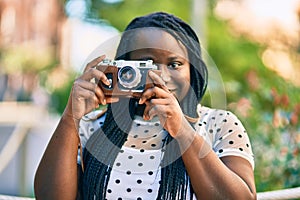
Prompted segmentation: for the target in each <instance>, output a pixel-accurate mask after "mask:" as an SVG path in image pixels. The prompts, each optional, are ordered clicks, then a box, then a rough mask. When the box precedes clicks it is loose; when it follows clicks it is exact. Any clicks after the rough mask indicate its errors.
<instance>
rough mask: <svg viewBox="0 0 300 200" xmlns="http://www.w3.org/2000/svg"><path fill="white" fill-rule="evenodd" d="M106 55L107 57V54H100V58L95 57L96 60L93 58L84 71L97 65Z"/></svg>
mask: <svg viewBox="0 0 300 200" xmlns="http://www.w3.org/2000/svg"><path fill="white" fill-rule="evenodd" d="M105 57H106V56H105V55H101V56H99V57H98V58H95V59H94V60H92V61H91V62H89V63H88V64H87V65H86V67H85V69H84V72H86V71H87V70H89V69H91V68H93V67H95V66H97V65H98V63H100V62H101V61H102V60H104V59H105Z"/></svg>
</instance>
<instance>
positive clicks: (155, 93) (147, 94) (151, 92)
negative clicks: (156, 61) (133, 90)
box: [139, 87, 171, 104]
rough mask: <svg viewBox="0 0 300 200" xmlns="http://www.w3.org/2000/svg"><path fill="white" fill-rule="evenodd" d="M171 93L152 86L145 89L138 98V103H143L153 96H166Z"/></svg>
mask: <svg viewBox="0 0 300 200" xmlns="http://www.w3.org/2000/svg"><path fill="white" fill-rule="evenodd" d="M170 94H171V93H169V92H166V91H165V90H164V89H162V88H159V87H153V88H149V89H147V90H145V91H144V92H143V94H142V95H141V98H140V100H139V104H143V103H145V102H146V101H147V100H150V99H153V98H168V97H169V95H170Z"/></svg>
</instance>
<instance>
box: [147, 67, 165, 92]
mask: <svg viewBox="0 0 300 200" xmlns="http://www.w3.org/2000/svg"><path fill="white" fill-rule="evenodd" d="M149 77H150V78H151V80H152V81H153V84H154V85H155V86H158V87H160V88H162V89H163V90H165V91H167V92H170V91H169V89H168V87H167V86H166V83H165V82H164V81H163V79H162V78H161V77H160V76H159V75H158V74H156V73H154V72H153V71H149Z"/></svg>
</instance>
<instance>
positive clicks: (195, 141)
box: [174, 119, 212, 159]
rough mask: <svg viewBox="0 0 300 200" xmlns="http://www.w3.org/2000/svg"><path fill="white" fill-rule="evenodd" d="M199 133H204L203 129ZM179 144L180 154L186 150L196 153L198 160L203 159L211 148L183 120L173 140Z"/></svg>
mask: <svg viewBox="0 0 300 200" xmlns="http://www.w3.org/2000/svg"><path fill="white" fill-rule="evenodd" d="M201 131H205V130H204V129H203V130H201ZM174 139H176V141H177V142H178V144H179V147H180V150H181V152H182V154H183V153H184V152H186V151H187V150H188V149H192V151H194V152H196V155H197V156H198V158H200V159H201V158H204V157H205V156H207V154H208V153H209V152H210V151H211V150H212V148H211V146H210V145H209V144H208V143H207V142H206V141H205V139H204V138H203V136H201V135H200V134H197V132H196V131H195V130H194V129H193V127H192V126H191V125H190V123H189V122H188V121H187V120H186V119H183V123H182V125H181V127H180V129H179V131H178V133H177V134H176V137H175V138H174Z"/></svg>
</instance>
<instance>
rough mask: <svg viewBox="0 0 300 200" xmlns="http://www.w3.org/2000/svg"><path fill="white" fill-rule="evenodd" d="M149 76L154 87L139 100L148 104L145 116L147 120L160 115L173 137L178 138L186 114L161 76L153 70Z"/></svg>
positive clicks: (162, 123) (161, 120) (140, 102)
mask: <svg viewBox="0 0 300 200" xmlns="http://www.w3.org/2000/svg"><path fill="white" fill-rule="evenodd" d="M149 77H150V78H151V79H152V81H153V84H154V87H152V88H149V89H146V90H145V91H144V92H143V94H142V96H141V98H140V100H139V104H146V107H145V110H144V116H143V117H144V119H145V120H150V119H152V118H153V117H154V116H158V117H159V120H160V123H161V125H162V126H163V127H164V128H165V129H166V130H167V131H168V132H169V134H170V135H171V136H172V137H173V138H176V135H177V134H178V131H179V130H180V127H181V126H182V122H183V119H184V114H183V112H182V110H181V108H180V105H179V103H178V101H177V99H176V97H175V96H174V94H173V93H171V92H170V91H169V89H168V87H167V86H166V85H165V82H164V81H163V80H162V79H161V77H160V76H159V75H157V74H155V73H154V72H152V71H150V72H149Z"/></svg>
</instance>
